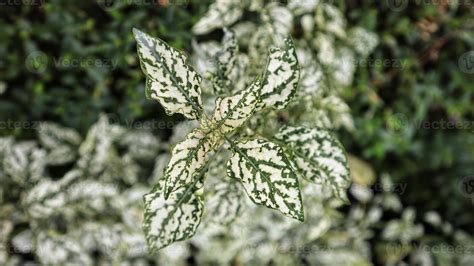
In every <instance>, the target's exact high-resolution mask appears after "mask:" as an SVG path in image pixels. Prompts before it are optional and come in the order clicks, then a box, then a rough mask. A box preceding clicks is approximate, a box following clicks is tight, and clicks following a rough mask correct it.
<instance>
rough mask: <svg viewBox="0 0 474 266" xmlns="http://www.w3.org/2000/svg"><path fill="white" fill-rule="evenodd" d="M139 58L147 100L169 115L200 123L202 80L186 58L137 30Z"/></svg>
mask: <svg viewBox="0 0 474 266" xmlns="http://www.w3.org/2000/svg"><path fill="white" fill-rule="evenodd" d="M133 33H134V35H135V39H136V40H137V44H138V45H137V50H138V57H139V58H140V64H141V66H142V70H143V72H145V74H146V77H147V78H146V94H147V97H149V98H152V99H156V100H158V101H159V102H160V103H161V105H163V107H164V108H165V110H166V112H167V113H168V114H174V113H180V114H183V115H184V116H186V117H187V118H189V119H198V118H199V117H200V115H201V113H202V101H201V88H200V84H201V81H202V78H201V76H200V75H199V74H198V73H197V72H196V71H195V70H194V69H193V68H192V67H190V66H189V65H188V64H187V63H186V61H187V58H186V56H185V55H184V54H183V53H181V52H180V51H178V50H176V49H174V48H173V47H171V46H169V45H168V44H166V43H165V42H163V41H162V40H160V39H158V38H153V37H151V36H149V35H147V34H146V33H143V32H141V31H139V30H137V29H133Z"/></svg>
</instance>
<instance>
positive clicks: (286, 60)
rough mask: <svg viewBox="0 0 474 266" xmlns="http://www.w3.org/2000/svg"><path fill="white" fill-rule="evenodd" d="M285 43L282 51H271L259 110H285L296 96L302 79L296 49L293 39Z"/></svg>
mask: <svg viewBox="0 0 474 266" xmlns="http://www.w3.org/2000/svg"><path fill="white" fill-rule="evenodd" d="M284 43H285V45H284V47H283V48H282V49H279V48H271V49H270V58H269V59H268V62H267V66H266V69H265V74H264V76H263V85H262V89H261V91H260V100H261V103H260V104H259V105H258V107H257V110H262V109H264V108H267V107H272V108H275V109H279V110H280V109H284V108H285V107H286V106H287V105H288V104H289V103H290V101H291V100H292V98H293V96H294V95H295V94H296V89H297V88H298V81H299V78H300V68H299V65H298V59H297V56H296V49H295V46H294V43H293V40H292V39H291V38H287V39H285V41H284Z"/></svg>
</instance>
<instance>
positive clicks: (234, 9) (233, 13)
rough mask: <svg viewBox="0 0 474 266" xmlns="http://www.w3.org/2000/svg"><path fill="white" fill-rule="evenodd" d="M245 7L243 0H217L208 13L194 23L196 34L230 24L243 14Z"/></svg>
mask: <svg viewBox="0 0 474 266" xmlns="http://www.w3.org/2000/svg"><path fill="white" fill-rule="evenodd" d="M243 8H244V6H243V4H242V1H241V0H217V1H216V2H214V3H213V4H211V5H210V6H209V10H208V11H207V13H206V14H205V15H204V16H203V17H202V18H201V19H200V20H199V21H198V22H197V23H196V24H195V25H194V27H193V32H194V34H197V35H202V34H206V33H209V32H211V31H213V30H215V29H219V28H224V27H227V26H230V25H231V24H233V23H234V22H236V21H237V20H238V19H239V18H240V17H241V16H242V14H243V11H244V10H243Z"/></svg>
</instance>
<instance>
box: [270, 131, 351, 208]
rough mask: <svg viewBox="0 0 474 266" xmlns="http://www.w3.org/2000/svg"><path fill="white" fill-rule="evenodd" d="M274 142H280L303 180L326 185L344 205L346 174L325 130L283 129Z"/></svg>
mask: <svg viewBox="0 0 474 266" xmlns="http://www.w3.org/2000/svg"><path fill="white" fill-rule="evenodd" d="M275 138H276V139H277V140H279V141H281V142H284V143H285V145H286V146H287V147H289V149H290V151H291V153H292V154H293V156H294V161H295V163H296V165H297V167H298V168H299V170H300V171H301V172H302V174H303V175H304V177H305V178H306V179H308V180H309V181H311V182H314V183H319V184H321V183H326V184H329V185H330V186H331V188H332V190H333V193H334V194H335V195H336V196H337V197H338V198H340V199H342V200H344V201H347V194H346V190H347V188H348V187H349V186H350V172H349V166H348V162H347V157H346V154H345V151H344V148H343V147H342V145H341V144H340V143H339V141H338V140H337V139H336V138H335V137H334V136H333V135H332V134H331V133H330V132H329V131H327V130H324V129H308V128H304V127H286V128H283V129H282V130H281V131H280V132H279V133H278V134H277V135H276V136H275Z"/></svg>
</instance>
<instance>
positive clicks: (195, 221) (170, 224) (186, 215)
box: [143, 180, 203, 250]
mask: <svg viewBox="0 0 474 266" xmlns="http://www.w3.org/2000/svg"><path fill="white" fill-rule="evenodd" d="M201 181H202V180H196V181H195V182H194V183H193V184H189V185H188V186H187V187H182V188H180V189H178V190H176V191H174V192H173V193H172V194H171V196H170V197H169V198H168V199H165V198H164V195H163V180H162V181H160V182H159V183H158V184H157V185H156V186H155V187H154V188H153V190H152V191H151V192H150V193H148V194H146V195H145V196H144V201H145V220H144V225H143V229H144V230H145V235H146V239H147V242H148V246H149V248H150V250H158V249H161V248H163V247H166V246H168V245H170V244H172V243H173V242H176V241H181V240H185V239H188V238H190V237H192V236H193V235H194V234H195V232H196V229H197V227H198V226H199V223H200V222H201V216H202V213H203V203H202V200H201V198H200V197H199V196H198V195H197V193H196V190H197V189H198V188H199V187H201V186H202V183H201Z"/></svg>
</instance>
